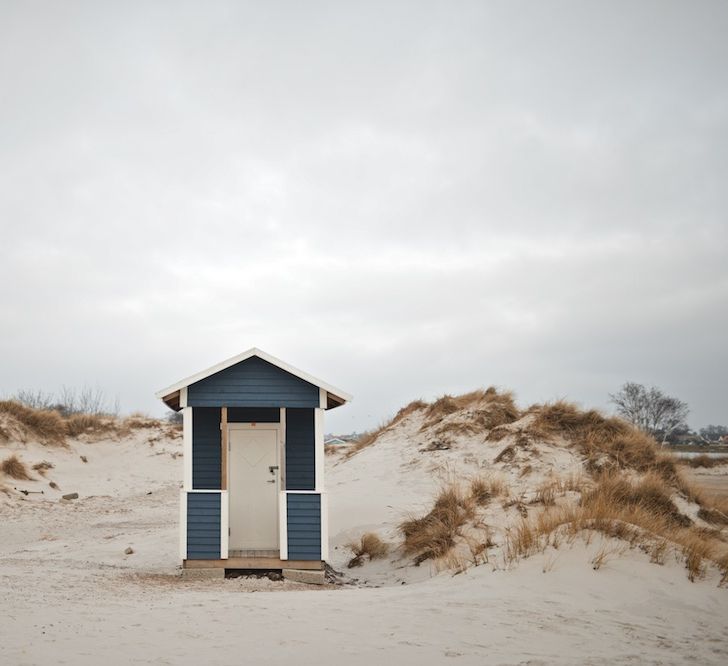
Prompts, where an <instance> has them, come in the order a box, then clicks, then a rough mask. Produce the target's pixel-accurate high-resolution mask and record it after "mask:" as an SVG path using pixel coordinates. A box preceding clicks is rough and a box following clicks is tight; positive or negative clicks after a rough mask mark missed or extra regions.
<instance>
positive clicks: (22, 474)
mask: <svg viewBox="0 0 728 666" xmlns="http://www.w3.org/2000/svg"><path fill="white" fill-rule="evenodd" d="M0 471H1V472H2V473H3V474H5V476H9V477H10V478H11V479H17V480H18V481H30V480H32V478H33V477H32V476H31V475H30V472H28V467H27V466H26V464H25V463H24V462H23V461H22V460H20V458H18V456H16V455H12V456H10V457H9V458H6V459H5V460H3V461H2V463H0Z"/></svg>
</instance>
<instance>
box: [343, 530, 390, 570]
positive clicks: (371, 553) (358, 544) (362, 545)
mask: <svg viewBox="0 0 728 666" xmlns="http://www.w3.org/2000/svg"><path fill="white" fill-rule="evenodd" d="M346 548H348V549H349V550H351V552H352V553H353V554H354V557H352V558H351V559H350V560H349V562H348V563H347V565H346V566H347V567H348V568H349V569H351V568H353V567H360V566H361V565H362V564H364V560H365V559H368V560H370V561H371V560H378V559H381V558H383V557H386V556H387V554H388V553H389V546H388V545H387V544H386V543H385V542H384V541H382V540H381V539H380V538H379V535H377V534H375V533H374V532H366V533H364V534H362V535H361V537H360V538H359V539H358V540H357V541H353V542H351V543H348V544H347V545H346Z"/></svg>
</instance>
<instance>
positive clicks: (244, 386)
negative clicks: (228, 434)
mask: <svg viewBox="0 0 728 666" xmlns="http://www.w3.org/2000/svg"><path fill="white" fill-rule="evenodd" d="M187 404H188V405H189V406H191V407H220V406H227V407H318V405H319V389H318V387H317V386H314V385H313V384H311V383H309V382H307V381H305V380H303V379H301V378H300V377H296V376H295V375H292V374H290V373H289V372H286V371H285V370H282V369H281V368H279V367H278V366H275V365H273V364H271V363H268V362H267V361H264V360H263V359H261V358H258V357H257V356H253V357H252V358H249V359H246V360H245V361H241V362H240V363H236V364H235V365H233V366H230V367H229V368H225V370H221V371H220V372H217V373H215V374H214V375H211V376H210V377H206V378H205V379H201V380H200V381H199V382H195V383H194V384H190V385H189V386H188V387H187ZM261 423H263V421H261Z"/></svg>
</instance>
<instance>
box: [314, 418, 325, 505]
mask: <svg viewBox="0 0 728 666" xmlns="http://www.w3.org/2000/svg"><path fill="white" fill-rule="evenodd" d="M313 414H314V417H313V418H314V458H315V465H316V485H315V486H314V487H315V488H316V491H317V492H323V489H324V465H325V464H326V461H325V457H324V456H325V452H324V410H323V409H320V408H319V409H314V410H313Z"/></svg>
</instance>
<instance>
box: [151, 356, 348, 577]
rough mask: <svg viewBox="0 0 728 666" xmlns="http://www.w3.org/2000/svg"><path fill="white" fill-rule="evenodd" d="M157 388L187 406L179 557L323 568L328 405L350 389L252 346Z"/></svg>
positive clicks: (228, 565) (309, 571)
mask: <svg viewBox="0 0 728 666" xmlns="http://www.w3.org/2000/svg"><path fill="white" fill-rule="evenodd" d="M156 396H157V397H158V398H161V399H162V400H163V401H164V402H165V403H166V404H167V405H168V406H169V407H170V408H171V409H173V410H175V411H182V414H183V433H184V434H183V439H184V481H183V486H182V490H181V496H180V557H181V559H182V564H183V567H184V568H185V569H219V570H231V569H238V570H240V569H258V570H261V569H264V570H271V569H280V570H283V571H284V575H288V576H289V577H291V578H295V577H296V576H294V575H293V574H294V573H296V572H298V573H300V574H301V576H303V578H305V577H306V575H309V576H315V575H316V574H315V573H314V572H320V571H321V570H322V568H323V562H324V561H325V560H326V559H327V558H328V512H327V497H326V491H325V488H324V412H325V411H326V410H327V409H334V408H335V407H339V406H341V405H343V404H345V403H346V402H348V401H349V400H351V396H350V395H348V394H347V393H344V392H343V391H341V390H339V389H337V388H336V387H334V386H331V385H330V384H328V383H326V382H323V381H321V380H320V379H317V378H316V377H313V376H311V375H309V374H307V373H305V372H302V371H301V370H298V369H296V368H294V367H293V366H291V365H289V364H288V363H285V362H283V361H281V360H280V359H278V358H275V357H274V356H271V355H270V354H267V353H265V352H263V351H261V350H260V349H255V348H254V349H249V350H248V351H246V352H243V353H242V354H239V355H237V356H234V357H233V358H230V359H228V360H227V361H223V362H222V363H218V364H217V365H214V366H212V367H211V368H208V369H207V370H202V371H201V372H198V373H197V374H195V375H192V376H190V377H187V378H186V379H183V380H181V381H179V382H177V383H175V384H172V385H171V386H169V387H167V388H165V389H162V390H161V391H158V392H157V393H156Z"/></svg>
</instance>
